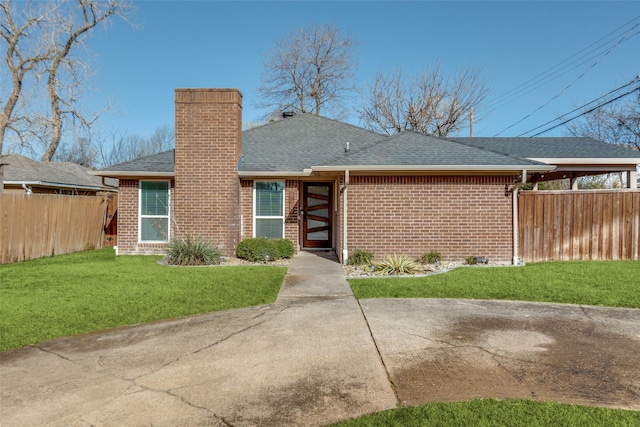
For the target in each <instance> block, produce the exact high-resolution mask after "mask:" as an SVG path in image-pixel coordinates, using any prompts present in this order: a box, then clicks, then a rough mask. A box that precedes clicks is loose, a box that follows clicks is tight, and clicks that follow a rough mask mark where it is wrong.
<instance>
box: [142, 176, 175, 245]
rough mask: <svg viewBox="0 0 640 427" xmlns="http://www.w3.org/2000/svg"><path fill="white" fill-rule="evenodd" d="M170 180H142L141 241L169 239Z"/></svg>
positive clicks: (164, 240)
mask: <svg viewBox="0 0 640 427" xmlns="http://www.w3.org/2000/svg"><path fill="white" fill-rule="evenodd" d="M170 187H171V186H170V183H169V181H140V193H139V195H140V198H139V200H140V203H139V205H140V222H139V227H138V230H139V241H140V242H150V243H154V242H157V243H160V242H162V243H164V242H168V241H169V189H170Z"/></svg>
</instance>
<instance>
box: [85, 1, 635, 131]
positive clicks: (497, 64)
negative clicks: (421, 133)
mask: <svg viewBox="0 0 640 427" xmlns="http://www.w3.org/2000/svg"><path fill="white" fill-rule="evenodd" d="M134 4H135V6H136V9H137V10H136V11H135V13H134V14H132V16H131V21H133V22H134V23H135V24H136V25H135V26H134V27H132V26H130V25H129V24H126V23H124V22H122V21H114V22H113V23H112V25H111V26H110V28H109V29H108V31H106V32H105V31H101V30H100V31H96V32H95V33H94V35H93V37H92V38H91V39H90V40H89V48H90V49H91V51H92V52H94V53H95V57H94V58H93V60H92V64H93V65H94V71H95V75H94V77H93V83H92V84H93V88H92V90H91V92H90V93H89V94H88V96H89V99H90V102H88V104H90V105H91V106H99V105H103V104H105V103H108V104H109V105H110V110H109V111H108V112H107V113H104V115H103V117H102V121H101V132H102V135H103V136H104V135H107V134H110V133H120V134H139V135H141V136H148V135H149V134H151V133H152V132H153V130H154V129H155V128H156V127H158V126H162V125H167V124H168V125H173V112H174V110H173V108H174V107H173V90H174V88H177V87H235V88H238V89H240V91H241V92H242V94H243V104H244V105H243V120H244V121H245V122H255V121H258V120H259V118H260V117H261V116H262V115H263V114H264V113H265V112H266V111H263V110H259V109H257V108H256V103H257V102H258V99H257V88H258V86H259V85H260V75H261V72H262V70H263V65H262V60H263V57H264V55H265V53H266V52H267V51H268V50H269V49H270V48H271V47H272V46H273V45H274V43H275V41H276V40H277V39H279V38H282V37H284V36H285V35H287V34H288V33H289V32H290V31H291V30H293V29H295V28H299V27H304V26H307V25H308V24H311V23H332V24H336V25H337V26H339V27H340V28H341V30H342V31H343V32H344V33H346V34H349V35H350V36H352V37H353V38H355V39H356V40H357V42H358V45H357V48H356V57H357V62H358V64H359V66H358V69H357V70H356V75H357V83H358V84H359V85H360V86H361V87H363V88H364V87H366V86H367V85H368V84H369V83H370V82H371V81H372V80H373V77H374V76H375V73H376V71H377V70H378V69H379V68H381V67H382V68H384V69H385V70H388V71H392V70H393V69H395V68H398V69H400V70H402V71H403V72H407V73H417V72H418V71H420V70H421V69H423V68H429V67H432V66H433V65H434V64H436V63H440V68H441V71H443V74H445V75H447V74H453V73H456V72H458V71H460V70H462V69H464V68H473V69H479V70H480V73H481V75H482V76H483V77H484V79H485V82H486V85H487V87H488V89H489V96H488V98H487V102H486V104H487V105H491V103H492V101H495V99H496V98H498V97H499V96H501V95H503V94H504V93H506V92H508V91H510V90H512V89H514V88H515V87H518V86H519V85H521V84H523V83H525V82H527V81H529V80H530V79H532V78H533V77H535V76H537V75H539V74H540V73H543V72H546V71H548V70H549V69H551V68H552V67H554V66H555V65H557V64H558V63H561V62H562V61H565V60H567V58H569V57H571V56H572V55H574V54H576V53H577V52H579V51H581V50H582V49H584V48H586V47H587V46H589V45H590V44H592V43H593V42H596V41H597V40H599V39H601V38H602V37H604V36H606V35H607V34H609V33H611V32H612V31H614V30H616V29H618V28H620V27H621V26H623V25H625V24H627V23H629V22H630V21H631V22H632V23H631V24H630V25H628V26H627V27H625V28H627V29H629V28H631V26H632V25H633V24H634V23H635V24H640V2H637V1H633V2H616V1H606V2H575V1H566V2H564V1H563V2H559V1H558V2H552V1H544V2H522V1H502V2H483V1H472V2H457V1H451V2H431V1H413V2H401V1H396V2H391V1H377V2H366V1H351V2H331V1H322V2H313V1H301V2H293V1H286V2H285V1H281V2H275V1H260V2H249V1H238V2H219V1H160V2H158V1H153V2H152V1H139V2H135V3H134ZM638 32H640V25H639V26H638V27H636V28H635V29H634V30H632V31H631V32H630V33H629V34H627V35H631V34H635V33H638ZM622 34H623V33H619V36H617V37H616V38H615V39H613V40H619V39H620V38H621V36H622ZM613 44H615V43H614V42H612V43H611V44H610V45H609V46H613ZM593 49H594V48H592V49H587V51H585V52H584V53H583V54H584V55H586V56H585V57H584V58H585V63H584V64H582V65H579V66H577V67H576V68H575V69H573V70H568V72H567V73H566V74H565V75H563V76H558V77H557V78H555V79H552V80H551V82H550V83H549V84H547V85H545V86H543V87H540V88H537V89H536V90H535V91H533V92H532V93H529V94H526V95H523V96H521V97H519V98H518V99H516V100H514V101H513V102H511V103H509V104H507V105H505V106H503V107H501V108H498V109H495V110H493V111H489V110H490V109H485V110H481V111H478V112H477V113H476V114H477V116H478V117H479V118H481V119H482V120H480V121H479V122H477V123H476V125H475V135H476V136H494V135H496V134H498V133H499V132H501V131H502V130H503V129H505V128H507V127H508V126H510V125H513V124H514V123H515V122H517V121H518V120H520V119H522V118H523V117H525V116H527V115H528V114H530V113H532V112H533V111H534V110H535V109H537V108H538V107H540V106H541V105H543V104H545V103H547V102H548V101H549V100H550V99H551V98H553V97H555V96H557V95H558V94H559V93H560V92H561V91H562V90H563V88H565V87H566V86H568V85H569V84H570V83H572V82H573V81H574V80H576V82H575V83H573V85H571V87H570V88H569V89H567V90H565V91H564V92H563V93H562V94H561V95H560V96H558V97H557V99H555V100H554V101H553V102H551V103H550V104H549V105H548V106H547V107H545V108H543V109H542V110H540V111H539V112H537V113H536V114H534V115H533V116H531V117H530V118H528V119H526V120H524V121H522V122H521V123H519V124H518V125H516V126H513V127H512V128H510V129H508V130H506V131H504V132H503V133H502V134H501V136H516V135H519V134H520V133H522V132H526V131H528V130H530V129H532V128H534V127H536V126H538V125H541V124H543V123H545V122H547V121H548V120H552V119H554V118H556V117H557V116H559V115H561V114H564V113H567V112H569V111H570V110H572V109H574V108H575V107H576V106H579V105H582V104H584V103H586V102H589V101H591V100H593V99H595V98H598V97H599V96H601V95H603V94H605V93H607V92H609V91H610V90H612V89H614V88H617V87H619V86H621V85H623V84H625V83H628V82H629V81H630V80H632V79H633V78H634V77H635V76H637V75H639V74H640V35H639V34H636V35H635V36H633V37H631V38H629V39H628V40H626V41H624V42H622V43H620V44H619V45H618V46H617V47H615V48H614V49H612V50H611V51H610V52H609V53H608V54H606V55H596V56H595V57H593V58H592V59H588V58H590V56H589V55H588V52H592V51H593ZM605 50H606V49H604V50H601V52H604V51H605ZM593 64H596V65H593ZM587 70H589V71H588V72H587V73H586V74H584V73H585V72H586V71H587ZM582 74H584V76H582V77H579V76H581V75H582ZM632 96H633V95H632ZM632 96H629V97H627V99H629V100H631V99H635V98H633V97H632ZM356 106H357V101H354V107H356ZM348 121H349V122H351V123H353V124H356V125H358V124H359V121H358V117H357V114H356V113H355V112H354V113H353V114H352V115H351V117H349V119H348ZM565 133H566V130H565V129H564V128H559V129H556V130H554V131H552V132H550V133H547V134H545V135H544V136H554V135H563V134H565ZM467 134H468V130H464V131H462V133H461V135H462V136H467Z"/></svg>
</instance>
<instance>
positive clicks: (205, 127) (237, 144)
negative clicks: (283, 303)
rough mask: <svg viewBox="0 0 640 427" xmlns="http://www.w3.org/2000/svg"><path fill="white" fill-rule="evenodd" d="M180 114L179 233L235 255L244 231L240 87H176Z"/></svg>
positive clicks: (177, 169)
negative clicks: (241, 200)
mask: <svg viewBox="0 0 640 427" xmlns="http://www.w3.org/2000/svg"><path fill="white" fill-rule="evenodd" d="M175 114H176V116H175V142H176V151H175V177H176V178H175V181H176V183H175V197H174V214H175V221H176V224H177V230H176V232H177V234H180V235H183V236H186V235H187V234H189V235H191V236H193V237H200V238H204V239H206V240H208V241H210V242H212V243H215V244H218V245H220V246H221V247H222V249H223V252H224V253H225V255H231V254H233V253H234V252H235V248H236V246H237V244H238V241H239V238H240V231H241V230H240V228H241V225H240V193H241V188H240V180H239V179H238V160H239V159H240V155H241V152H242V95H241V94H240V92H239V91H238V90H236V89H176V91H175Z"/></svg>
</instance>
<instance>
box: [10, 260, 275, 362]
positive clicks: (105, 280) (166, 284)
mask: <svg viewBox="0 0 640 427" xmlns="http://www.w3.org/2000/svg"><path fill="white" fill-rule="evenodd" d="M159 258H160V257H157V256H120V257H116V256H115V253H114V251H113V249H110V248H105V249H101V250H98V251H89V252H81V253H76V254H68V255H62V256H56V257H53V258H42V259H37V260H32V261H25V262H20V263H15V264H8V265H1V266H0V351H5V350H9V349H12V348H18V347H23V346H26V345H29V344H33V343H37V342H40V341H44V340H48V339H51V338H56V337H62V336H68V335H75V334H79V333H83V332H89V331H95V330H100V329H105V328H112V327H114V326H121V325H129V324H135V323H141V322H148V321H151V320H158V319H167V318H172V317H179V316H186V315H191V314H198V313H206V312H211V311H218V310H227V309H232V308H239V307H247V306H253V305H259V304H268V303H272V302H274V301H275V299H276V297H277V296H278V291H279V289H280V285H281V284H282V281H283V279H284V276H285V274H286V268H282V267H266V266H237V267H236V266H234V267H186V268H175V267H167V266H161V265H158V264H156V261H157V260H158V259H159Z"/></svg>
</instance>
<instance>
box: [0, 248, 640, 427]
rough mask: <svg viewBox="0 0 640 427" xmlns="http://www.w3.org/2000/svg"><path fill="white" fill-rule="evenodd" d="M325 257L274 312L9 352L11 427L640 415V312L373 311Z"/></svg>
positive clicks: (184, 321)
mask: <svg viewBox="0 0 640 427" xmlns="http://www.w3.org/2000/svg"><path fill="white" fill-rule="evenodd" d="M319 255H322V256H319ZM325 255H326V254H313V253H307V252H302V253H299V254H297V255H296V256H295V257H294V259H293V260H292V263H291V266H290V268H289V271H288V274H287V276H286V278H285V281H284V283H283V286H282V289H281V292H280V295H279V296H278V299H277V301H276V303H275V304H271V305H266V306H259V307H251V308H245V309H240V310H229V311H225V312H216V313H210V314H204V315H199V316H190V317H184V318H179V319H173V320H168V321H160V322H155V323H148V324H142V325H134V326H130V327H123V328H118V329H113V330H109V331H100V332H95V333H91V334H85V335H80V336H75V337H67V338H61V339H57V340H53V341H48V342H44V343H40V344H37V345H34V346H30V347H27V348H23V349H18V350H14V351H9V352H5V353H0V425H2V426H3V427H6V426H26V425H29V426H31V425H34V426H35V425H47V426H151V425H153V426H178V425H180V426H204V425H208V426H255V425H260V426H322V425H327V424H330V423H332V422H336V421H340V420H344V419H347V418H351V417H356V416H359V415H363V414H367V413H371V412H377V411H381V410H384V409H389V408H394V407H396V406H397V405H398V404H399V403H401V404H407V405H416V404H421V403H427V402H432V401H453V400H465V399H472V398H476V397H498V398H504V397H523V398H534V399H541V400H546V399H553V400H557V401H560V402H566V403H579V404H589V405H598V406H610V407H619V408H627V409H635V410H640V399H639V398H638V396H640V369H638V366H640V310H630V309H614V308H606V307H605V308H603V307H583V306H573V305H561V304H535V303H526V302H509V301H471V300H434V299H375V300H364V301H362V302H361V304H359V303H358V301H356V300H355V299H354V297H353V295H352V293H351V290H350V288H349V286H348V283H347V281H346V280H345V277H344V274H343V273H342V269H341V267H340V265H339V264H338V263H337V262H335V259H334V260H332V259H327V258H325V257H324V256H325ZM383 361H384V363H383ZM391 381H393V387H392V384H391Z"/></svg>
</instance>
